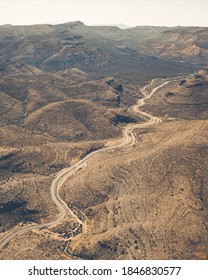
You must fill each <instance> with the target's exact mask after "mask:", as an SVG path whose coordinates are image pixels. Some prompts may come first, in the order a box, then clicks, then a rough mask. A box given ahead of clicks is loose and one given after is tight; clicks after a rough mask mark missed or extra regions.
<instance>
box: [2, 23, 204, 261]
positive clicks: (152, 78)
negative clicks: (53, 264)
mask: <svg viewBox="0 0 208 280" xmlns="http://www.w3.org/2000/svg"><path fill="white" fill-rule="evenodd" d="M207 33H208V29H207V28H203V27H200V28H199V27H171V28H170V27H152V26H138V27H135V28H128V29H119V28H118V27H115V26H86V25H84V24H83V23H82V22H79V21H78V22H69V23H64V24H59V25H47V24H45V25H34V26H12V25H5V26H0V99H1V102H0V259H58V260H59V259H207V258H208V247H207V244H208V240H207V239H208V221H207V216H208V213H207V211H208V209H207V206H208V205H207V201H208V189H207V188H208V187H207V186H208V182H207V180H208V174H207V170H208V161H207V158H208V154H207V140H208V135H207V131H208V121H207V118H208V113H207V108H208V68H207V65H208V53H207V40H206V36H207ZM22 244H24V246H23V245H22Z"/></svg>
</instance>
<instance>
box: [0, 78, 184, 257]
mask: <svg viewBox="0 0 208 280" xmlns="http://www.w3.org/2000/svg"><path fill="white" fill-rule="evenodd" d="M182 78H183V77H176V78H173V79H171V80H168V81H164V82H163V83H161V84H160V85H159V86H156V87H155V88H153V89H152V90H151V91H150V92H148V90H147V88H148V87H150V86H152V85H153V84H154V82H155V81H156V80H157V79H153V80H152V82H151V83H150V84H148V85H146V86H145V87H143V88H142V89H141V93H142V94H143V98H141V99H139V100H138V101H137V104H136V105H133V106H131V107H129V111H130V112H131V111H132V112H135V113H139V114H140V115H143V116H144V117H147V118H148V121H147V122H146V123H142V124H129V125H127V126H126V127H125V128H124V130H123V138H122V142H121V143H120V144H118V145H115V146H111V147H106V148H102V149H99V150H96V151H93V152H91V153H90V154H88V155H87V156H85V157H84V158H83V159H82V160H80V161H78V162H77V163H75V164H74V165H73V166H71V167H68V168H64V169H62V170H61V171H60V172H59V173H58V174H57V176H56V178H55V179H54V180H53V181H52V183H51V198H52V200H53V202H54V203H55V204H56V206H57V208H58V210H59V216H58V217H57V218H56V219H55V220H54V221H51V222H46V223H44V224H39V225H26V226H24V225H23V224H21V225H19V226H16V227H15V228H13V229H12V230H11V231H10V232H9V233H8V234H6V235H5V236H4V237H3V238H2V239H1V240H0V252H1V251H2V250H3V248H4V247H5V246H6V245H7V244H8V243H9V241H10V240H11V239H12V238H14V237H15V236H17V235H19V234H22V233H25V232H26V231H31V230H33V229H41V228H43V227H50V226H55V225H57V224H59V223H61V222H62V221H63V220H64V219H65V218H66V217H67V216H68V215H70V216H72V217H74V218H75V219H76V220H77V222H78V223H79V224H81V225H82V224H83V222H82V221H81V220H80V218H79V217H78V216H77V215H76V214H75V213H74V212H73V211H72V210H71V209H70V208H69V206H68V205H67V204H66V202H65V201H64V200H63V199H61V197H60V196H59V190H60V188H61V187H62V186H63V184H64V182H65V181H66V180H67V179H68V178H69V177H70V176H73V175H74V174H75V173H76V172H77V171H78V170H80V169H83V168H84V167H85V166H86V163H87V161H88V160H89V159H90V158H92V157H94V156H95V155H97V154H100V153H103V152H106V151H111V150H112V151H114V150H117V149H121V148H124V147H130V146H132V145H134V144H135V143H136V137H135V134H134V129H138V128H145V127H148V126H152V125H155V124H158V123H160V122H161V121H162V120H161V119H160V118H157V117H154V116H152V115H150V114H148V113H146V112H143V111H141V110H140V109H139V108H140V107H141V106H143V105H144V104H145V100H147V99H149V98H151V96H152V95H153V94H154V93H155V92H156V91H158V90H159V89H160V88H162V87H164V86H165V85H167V84H169V83H171V82H175V81H178V80H181V79H182Z"/></svg>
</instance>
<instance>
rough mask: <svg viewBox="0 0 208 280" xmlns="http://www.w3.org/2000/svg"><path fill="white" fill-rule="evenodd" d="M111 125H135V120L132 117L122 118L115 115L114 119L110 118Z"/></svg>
mask: <svg viewBox="0 0 208 280" xmlns="http://www.w3.org/2000/svg"><path fill="white" fill-rule="evenodd" d="M110 121H111V123H113V124H115V125H117V124H118V123H124V124H127V123H136V122H137V120H136V119H135V118H132V117H127V116H123V115H115V117H114V118H112V119H111V120H110Z"/></svg>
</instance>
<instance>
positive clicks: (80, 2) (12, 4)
mask: <svg viewBox="0 0 208 280" xmlns="http://www.w3.org/2000/svg"><path fill="white" fill-rule="evenodd" d="M75 20H80V21H83V22H84V23H85V24H87V25H96V24H114V23H124V24H127V25H131V26H135V25H166V26H176V25H194V26H196V25H197V26H208V0H0V25H3V24H18V25H19V24H36V23H52V24H55V23H63V22H68V21H75Z"/></svg>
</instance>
